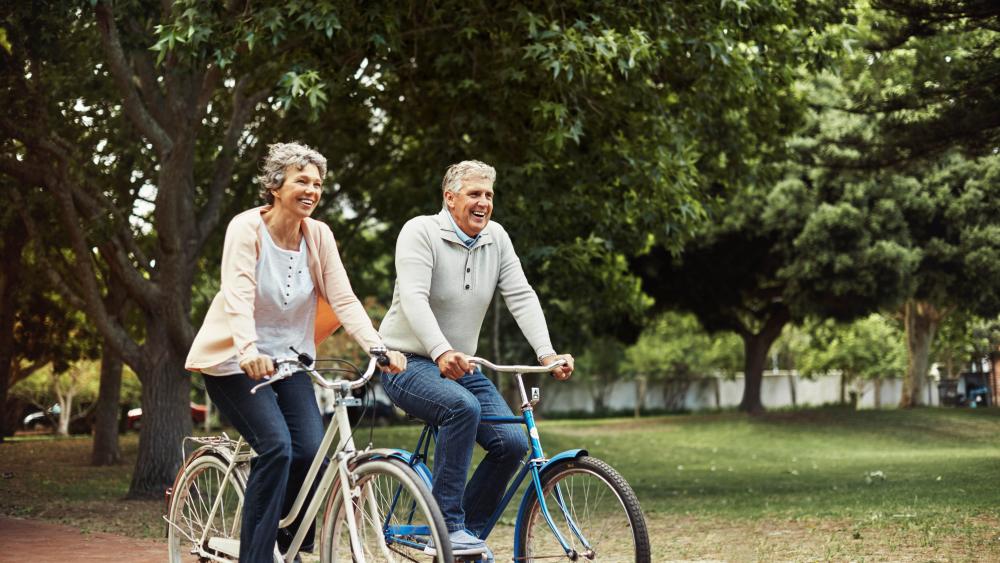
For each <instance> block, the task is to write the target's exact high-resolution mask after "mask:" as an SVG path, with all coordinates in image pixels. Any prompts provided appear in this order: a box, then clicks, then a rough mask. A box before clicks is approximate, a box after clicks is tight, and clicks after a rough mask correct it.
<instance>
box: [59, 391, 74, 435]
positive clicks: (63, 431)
mask: <svg viewBox="0 0 1000 563" xmlns="http://www.w3.org/2000/svg"><path fill="white" fill-rule="evenodd" d="M73 395H74V393H72V392H69V393H66V394H65V395H63V394H62V393H60V394H59V426H58V428H57V429H56V434H58V435H60V436H69V421H70V419H71V418H73Z"/></svg>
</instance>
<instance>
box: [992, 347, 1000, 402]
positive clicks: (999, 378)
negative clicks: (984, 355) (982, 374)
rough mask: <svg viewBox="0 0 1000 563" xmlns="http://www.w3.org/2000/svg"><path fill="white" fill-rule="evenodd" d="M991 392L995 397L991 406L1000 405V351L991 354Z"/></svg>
mask: <svg viewBox="0 0 1000 563" xmlns="http://www.w3.org/2000/svg"><path fill="white" fill-rule="evenodd" d="M990 391H991V392H992V393H991V394H992V395H993V397H992V401H991V402H990V405H991V406H996V405H1000V351H997V350H994V351H993V352H992V353H990Z"/></svg>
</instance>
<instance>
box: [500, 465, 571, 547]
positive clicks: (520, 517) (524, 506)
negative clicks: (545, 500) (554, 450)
mask: <svg viewBox="0 0 1000 563" xmlns="http://www.w3.org/2000/svg"><path fill="white" fill-rule="evenodd" d="M585 455H588V452H587V450H584V449H582V448H578V449H575V450H566V451H564V452H559V453H558V454H556V455H555V456H553V457H551V458H549V460H548V461H547V462H545V465H543V466H542V468H541V469H540V470H539V471H538V473H539V476H541V475H544V474H545V472H546V471H547V470H548V469H550V468H551V467H553V466H554V465H555V464H557V463H559V462H561V461H563V460H567V459H576V458H578V457H582V456H585ZM534 491H535V487H534V483H531V482H530V481H529V484H528V488H527V490H525V491H524V496H523V497H521V505H520V506H519V507H518V508H517V520H515V521H514V522H516V525H515V527H514V553H515V554H516V553H521V546H520V545H519V544H520V542H521V539H520V538H521V526H523V525H524V517H525V512H526V511H527V510H528V499H529V498H531V494H532V493H533V492H534Z"/></svg>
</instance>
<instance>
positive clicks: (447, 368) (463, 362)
mask: <svg viewBox="0 0 1000 563" xmlns="http://www.w3.org/2000/svg"><path fill="white" fill-rule="evenodd" d="M437 366H438V369H439V370H441V375H443V376H445V377H447V378H448V379H453V380H454V379H459V378H461V377H462V376H463V375H465V374H467V373H470V372H471V371H472V364H470V363H469V360H468V358H467V356H466V355H465V354H463V353H461V352H456V351H455V350H448V351H447V352H445V353H444V354H441V355H440V356H438V359H437Z"/></svg>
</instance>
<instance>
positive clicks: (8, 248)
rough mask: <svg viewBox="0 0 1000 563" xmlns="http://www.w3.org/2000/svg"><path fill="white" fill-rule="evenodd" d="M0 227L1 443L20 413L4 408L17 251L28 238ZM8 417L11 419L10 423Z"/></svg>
mask: <svg viewBox="0 0 1000 563" xmlns="http://www.w3.org/2000/svg"><path fill="white" fill-rule="evenodd" d="M12 225H15V226H19V225H20V223H19V222H16V221H15V222H12ZM4 231H5V232H4V233H3V236H4V240H3V242H2V244H3V256H2V258H0V262H2V264H3V271H0V443H3V439H4V436H13V435H14V431H15V430H17V422H16V421H17V418H18V415H20V413H16V414H14V413H8V412H7V406H8V405H7V391H8V390H9V389H10V384H11V378H12V377H13V363H14V323H15V312H16V311H17V306H16V305H15V303H14V300H15V299H16V298H17V290H18V285H19V277H20V274H21V255H22V252H23V251H24V245H25V244H26V243H27V240H28V239H27V237H24V236H17V235H16V234H14V233H13V232H12V231H13V229H12V228H7V229H4ZM9 421H15V422H14V424H13V425H12V424H10V423H9Z"/></svg>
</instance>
